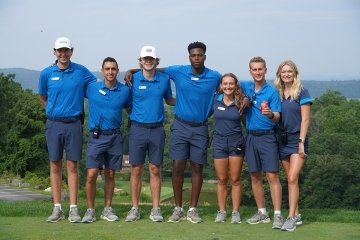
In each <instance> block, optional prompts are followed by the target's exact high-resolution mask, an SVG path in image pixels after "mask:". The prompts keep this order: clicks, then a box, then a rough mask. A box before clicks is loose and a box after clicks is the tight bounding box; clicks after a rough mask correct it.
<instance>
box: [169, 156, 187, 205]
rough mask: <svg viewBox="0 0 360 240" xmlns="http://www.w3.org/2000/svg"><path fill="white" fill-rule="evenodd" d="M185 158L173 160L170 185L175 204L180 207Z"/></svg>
mask: <svg viewBox="0 0 360 240" xmlns="http://www.w3.org/2000/svg"><path fill="white" fill-rule="evenodd" d="M185 166H186V160H176V161H173V172H172V185H173V192H174V200H175V206H177V207H182V191H183V185H184V171H185Z"/></svg>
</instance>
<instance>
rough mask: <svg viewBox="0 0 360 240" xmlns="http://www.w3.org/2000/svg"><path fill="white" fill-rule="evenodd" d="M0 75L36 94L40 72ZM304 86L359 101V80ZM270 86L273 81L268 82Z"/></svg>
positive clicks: (317, 92)
mask: <svg viewBox="0 0 360 240" xmlns="http://www.w3.org/2000/svg"><path fill="white" fill-rule="evenodd" d="M0 73H4V74H5V75H7V74H15V81H17V82H19V83H20V84H21V86H22V87H23V88H24V89H32V90H33V91H34V92H37V88H38V86H37V85H38V79H39V75H40V71H36V70H29V69H25V68H3V69H1V68H0ZM93 74H94V75H95V76H96V77H97V78H99V79H102V78H103V77H102V74H101V72H93ZM124 75H125V72H120V73H119V75H118V79H119V81H120V82H123V79H124ZM302 82H303V84H304V86H305V87H306V88H307V89H308V90H309V92H310V95H311V96H312V97H313V98H317V97H320V96H321V95H322V94H323V93H325V92H326V91H327V90H332V91H338V92H340V93H341V94H342V95H343V96H345V97H346V98H351V99H360V80H346V79H344V80H342V81H335V80H332V81H315V80H303V81H302ZM270 83H271V84H272V83H273V81H270Z"/></svg>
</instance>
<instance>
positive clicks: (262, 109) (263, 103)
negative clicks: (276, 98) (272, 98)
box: [260, 101, 268, 111]
mask: <svg viewBox="0 0 360 240" xmlns="http://www.w3.org/2000/svg"><path fill="white" fill-rule="evenodd" d="M267 107H268V102H267V101H262V102H261V105H260V111H264V110H265V108H267Z"/></svg>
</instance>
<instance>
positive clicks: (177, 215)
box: [168, 207, 184, 223]
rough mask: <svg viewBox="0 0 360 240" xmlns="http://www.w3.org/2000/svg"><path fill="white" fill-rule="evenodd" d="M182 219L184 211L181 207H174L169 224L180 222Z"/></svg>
mask: <svg viewBox="0 0 360 240" xmlns="http://www.w3.org/2000/svg"><path fill="white" fill-rule="evenodd" d="M182 219H184V210H183V209H182V208H181V207H175V208H174V211H173V213H172V215H171V216H170V217H169V220H168V222H169V223H175V222H180V220H182Z"/></svg>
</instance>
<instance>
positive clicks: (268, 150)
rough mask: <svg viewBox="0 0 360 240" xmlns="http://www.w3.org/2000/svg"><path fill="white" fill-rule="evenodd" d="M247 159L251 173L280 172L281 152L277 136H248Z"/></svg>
mask: <svg viewBox="0 0 360 240" xmlns="http://www.w3.org/2000/svg"><path fill="white" fill-rule="evenodd" d="M245 158H246V162H247V164H248V169H249V172H250V173H253V172H279V150H278V143H277V140H276V136H275V134H267V135H261V136H255V135H251V134H248V135H247V136H246V144H245Z"/></svg>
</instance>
